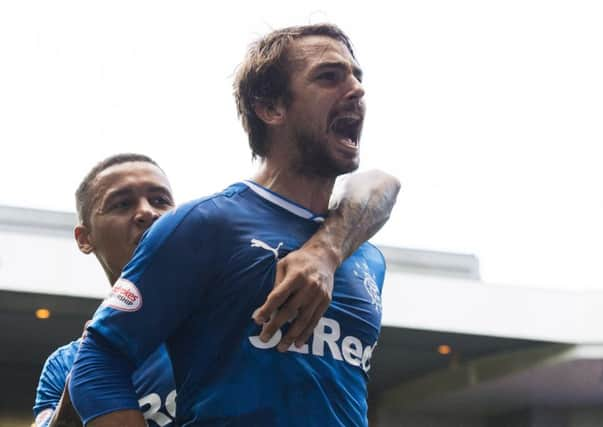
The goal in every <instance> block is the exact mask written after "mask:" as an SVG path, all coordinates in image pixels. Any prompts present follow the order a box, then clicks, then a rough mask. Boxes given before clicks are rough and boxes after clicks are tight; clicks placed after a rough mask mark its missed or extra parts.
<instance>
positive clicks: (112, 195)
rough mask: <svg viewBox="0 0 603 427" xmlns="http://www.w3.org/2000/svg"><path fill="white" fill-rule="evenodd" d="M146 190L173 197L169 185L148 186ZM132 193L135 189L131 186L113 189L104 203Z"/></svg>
mask: <svg viewBox="0 0 603 427" xmlns="http://www.w3.org/2000/svg"><path fill="white" fill-rule="evenodd" d="M145 191H148V192H150V193H163V194H165V195H167V196H169V197H170V199H172V193H171V191H170V190H169V189H168V188H167V187H164V186H161V185H151V186H149V187H146V188H145ZM132 194H134V190H133V189H132V188H131V187H128V186H126V187H123V188H120V189H117V190H114V191H111V192H110V193H109V194H107V196H106V197H105V198H104V200H103V203H110V202H111V201H112V200H114V199H117V198H119V197H124V196H130V195H132Z"/></svg>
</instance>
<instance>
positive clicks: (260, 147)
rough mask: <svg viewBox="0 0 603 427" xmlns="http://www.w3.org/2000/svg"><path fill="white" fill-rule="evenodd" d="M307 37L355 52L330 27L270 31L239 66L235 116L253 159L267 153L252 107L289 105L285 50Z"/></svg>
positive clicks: (338, 31) (263, 132) (340, 33)
mask: <svg viewBox="0 0 603 427" xmlns="http://www.w3.org/2000/svg"><path fill="white" fill-rule="evenodd" d="M307 36H327V37H331V38H333V39H335V40H337V41H340V42H341V43H343V44H344V45H345V47H346V48H347V49H348V50H349V51H350V54H351V55H352V57H353V58H355V56H354V50H353V49H352V44H351V42H350V39H349V38H348V36H347V35H346V34H345V33H344V32H343V31H342V30H341V29H339V27H337V26H335V25H333V24H314V25H304V26H297V27H288V28H283V29H281V30H276V31H272V32H271V33H269V34H267V35H266V36H264V37H262V38H261V39H259V40H258V41H256V42H255V43H253V44H251V46H250V47H249V49H248V51H247V54H246V56H245V59H244V60H243V62H242V63H241V64H240V65H239V67H238V70H237V73H236V76H235V80H234V83H233V89H234V97H235V101H236V104H237V113H238V115H239V118H240V119H241V122H242V124H243V128H244V129H245V132H247V135H248V137H249V146H250V147H251V152H252V155H253V157H254V158H255V157H256V156H260V157H264V156H265V155H266V154H267V152H268V147H267V141H266V124H265V123H264V122H263V121H262V120H261V119H260V118H259V117H258V116H257V115H256V114H255V109H254V107H255V105H256V104H258V103H268V102H270V101H275V100H277V99H279V98H281V99H282V100H283V101H284V102H285V104H288V103H289V102H290V101H291V93H290V89H289V84H290V82H289V76H290V71H291V70H290V67H289V65H290V64H289V61H288V58H287V48H288V47H289V44H290V43H291V42H292V41H293V40H296V39H299V38H302V37H307Z"/></svg>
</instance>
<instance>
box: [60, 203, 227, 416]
mask: <svg viewBox="0 0 603 427" xmlns="http://www.w3.org/2000/svg"><path fill="white" fill-rule="evenodd" d="M215 218H219V215H215V204H214V203H213V201H212V200H211V199H206V200H203V201H200V202H199V201H198V202H191V203H189V204H187V205H183V206H180V207H179V208H177V209H176V210H175V211H173V212H170V213H168V214H166V215H164V216H163V217H161V218H160V219H159V220H158V221H157V222H156V223H155V224H154V225H153V226H152V227H151V228H150V229H149V231H148V232H147V233H146V235H145V237H144V238H143V240H142V241H141V243H140V244H139V246H138V248H137V249H136V251H135V253H134V256H133V258H132V259H131V260H130V262H129V263H128V265H127V266H126V267H125V268H124V271H123V273H122V276H121V277H120V279H119V280H118V281H117V282H116V283H115V284H114V286H113V288H112V292H111V294H110V296H109V297H107V298H106V299H105V301H104V302H103V303H102V304H101V306H100V307H99V309H98V310H97V312H96V313H95V315H94V318H93V320H92V322H91V324H90V325H89V326H88V331H89V336H88V337H86V339H84V341H83V342H82V345H81V348H80V352H79V354H78V358H77V360H76V362H75V365H74V369H73V373H72V381H71V384H70V390H71V398H72V402H73V404H74V407H75V408H76V409H77V410H78V412H79V414H80V416H81V417H82V419H84V420H90V419H92V418H93V417H95V416H99V415H102V414H105V413H109V412H112V411H115V410H120V409H129V408H137V407H138V405H136V404H135V402H136V396H135V394H134V389H133V387H132V385H131V377H132V373H133V369H134V367H135V366H136V365H139V364H140V363H142V362H143V361H144V360H145V359H146V358H147V356H148V355H149V354H150V353H151V352H153V351H154V350H155V349H156V348H157V347H158V346H159V345H160V344H161V343H162V342H164V341H166V340H167V338H168V337H169V336H170V335H171V334H172V333H174V331H175V330H176V329H177V327H178V326H179V325H180V324H181V323H182V322H183V321H184V320H185V319H186V318H188V317H189V316H190V314H191V312H192V311H193V310H199V309H201V308H200V304H201V302H202V301H203V295H204V293H205V291H206V289H207V288H208V286H210V285H211V284H212V283H213V277H214V275H215V272H214V271H215V270H216V268H215V265H216V263H215V261H214V257H215V254H216V252H217V249H216V245H218V243H219V239H217V238H216V236H218V235H219V228H220V227H219V225H220V221H219V219H218V220H216V219H215ZM108 372H110V373H111V374H108ZM101 392H102V402H99V398H98V396H99V394H98V393H101ZM92 396H94V399H90V398H91V397H92ZM101 403H102V405H104V406H103V407H101Z"/></svg>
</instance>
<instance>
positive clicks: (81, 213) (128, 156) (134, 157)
mask: <svg viewBox="0 0 603 427" xmlns="http://www.w3.org/2000/svg"><path fill="white" fill-rule="evenodd" d="M127 162H146V163H150V164H152V165H155V166H157V167H158V168H159V169H161V167H160V166H159V165H158V164H157V162H155V160H153V159H151V158H150V157H149V156H145V155H144V154H136V153H121V154H115V155H113V156H110V157H107V158H106V159H104V160H101V161H100V162H99V163H97V164H96V166H94V167H93V168H92V169H91V170H90V172H88V173H87V174H86V176H85V177H84V179H83V180H82V182H81V183H80V185H79V186H78V188H77V190H76V191H75V208H76V210H77V215H78V218H79V221H80V222H81V223H82V224H84V225H86V226H89V225H90V213H91V209H92V182H93V181H94V178H96V176H97V175H98V174H99V173H101V172H102V171H104V170H105V169H108V168H110V167H111V166H115V165H119V164H121V163H127Z"/></svg>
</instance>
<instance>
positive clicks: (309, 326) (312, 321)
mask: <svg viewBox="0 0 603 427" xmlns="http://www.w3.org/2000/svg"><path fill="white" fill-rule="evenodd" d="M330 302H331V301H330V300H326V301H322V302H321V303H320V304H319V305H318V308H316V309H315V310H314V312H313V313H312V315H311V316H310V318H309V320H308V321H307V322H305V328H304V329H303V330H302V331H301V332H300V333H299V334H297V335H294V334H292V336H291V339H292V342H295V346H296V347H297V348H299V347H301V346H302V345H304V344H305V343H306V342H307V341H308V339H309V338H310V335H312V333H313V332H314V328H316V325H317V324H318V321H319V320H320V318H321V317H322V316H323V315H324V314H325V312H326V311H327V309H328V308H329V305H330ZM296 323H297V322H296ZM300 328H301V323H300ZM288 335H289V331H288V332H287V336H288ZM285 338H286V337H285Z"/></svg>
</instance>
